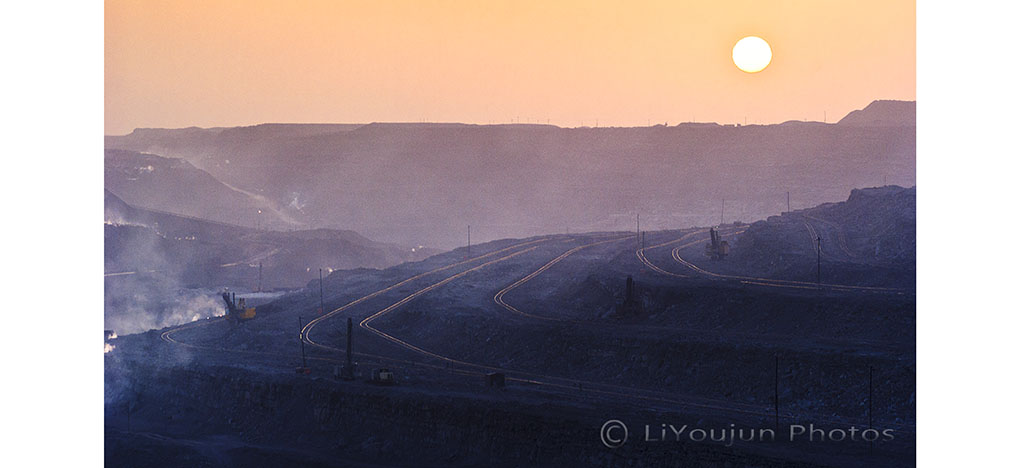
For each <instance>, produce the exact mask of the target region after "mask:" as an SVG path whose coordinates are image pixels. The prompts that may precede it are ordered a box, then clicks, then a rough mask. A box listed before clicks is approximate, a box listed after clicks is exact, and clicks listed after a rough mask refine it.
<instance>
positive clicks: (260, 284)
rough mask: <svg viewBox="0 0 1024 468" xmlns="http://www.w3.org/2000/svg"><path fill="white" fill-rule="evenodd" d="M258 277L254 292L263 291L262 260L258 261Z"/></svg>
mask: <svg viewBox="0 0 1024 468" xmlns="http://www.w3.org/2000/svg"><path fill="white" fill-rule="evenodd" d="M258 278H259V279H258V280H257V283H256V292H263V262H260V273H259V277H258Z"/></svg>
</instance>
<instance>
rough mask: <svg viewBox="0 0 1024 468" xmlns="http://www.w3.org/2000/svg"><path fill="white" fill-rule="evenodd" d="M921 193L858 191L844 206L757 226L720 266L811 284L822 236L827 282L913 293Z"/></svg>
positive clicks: (771, 219)
mask: <svg viewBox="0 0 1024 468" xmlns="http://www.w3.org/2000/svg"><path fill="white" fill-rule="evenodd" d="M916 203H917V190H916V189H915V188H914V187H911V188H903V187H897V186H886V187H875V188H867V189H857V190H854V191H852V192H851V193H850V196H849V198H848V199H847V200H846V201H844V202H839V203H826V204H823V205H820V206H817V207H814V208H809V209H803V210H797V211H793V212H790V213H785V214H783V215H781V216H772V217H769V218H768V219H766V220H763V221H758V222H756V223H754V224H752V225H751V226H750V227H749V228H748V229H747V230H746V232H745V233H744V234H742V235H741V236H740V237H739V239H738V241H737V242H736V243H735V249H734V252H733V255H731V257H730V258H728V259H727V260H725V261H722V262H719V263H718V264H717V265H715V266H716V267H718V268H720V269H731V270H733V271H740V272H748V273H757V274H765V275H768V276H772V277H783V278H792V279H803V280H808V281H813V280H814V279H815V275H816V262H817V240H816V239H817V237H821V253H822V277H823V281H831V282H840V283H850V284H852V283H863V284H882V285H890V286H893V285H899V286H901V287H912V286H913V284H914V279H915V271H916V268H915V262H916V259H917V254H916V248H917V243H916V239H917V225H916V215H915V213H916Z"/></svg>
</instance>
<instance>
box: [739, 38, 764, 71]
mask: <svg viewBox="0 0 1024 468" xmlns="http://www.w3.org/2000/svg"><path fill="white" fill-rule="evenodd" d="M732 61H733V62H734V63H735V64H736V67H737V68H739V69H740V70H743V71H745V72H747V73H757V72H759V71H761V70H764V69H765V67H767V66H768V64H769V63H771V62H772V48H771V46H769V45H768V42H767V41H765V40H764V39H761V38H760V37H757V36H747V37H744V38H743V39H740V40H739V41H738V42H736V45H734V46H733V47H732Z"/></svg>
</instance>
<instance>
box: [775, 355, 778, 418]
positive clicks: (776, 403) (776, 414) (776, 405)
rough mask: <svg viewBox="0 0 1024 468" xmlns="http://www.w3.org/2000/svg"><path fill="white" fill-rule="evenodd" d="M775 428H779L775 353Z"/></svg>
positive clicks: (776, 357)
mask: <svg viewBox="0 0 1024 468" xmlns="http://www.w3.org/2000/svg"><path fill="white" fill-rule="evenodd" d="M775 429H778V354H775Z"/></svg>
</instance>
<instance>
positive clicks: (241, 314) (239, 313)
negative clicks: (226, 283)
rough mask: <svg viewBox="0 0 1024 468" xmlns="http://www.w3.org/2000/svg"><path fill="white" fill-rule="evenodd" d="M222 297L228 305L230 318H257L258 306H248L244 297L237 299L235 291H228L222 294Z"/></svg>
mask: <svg viewBox="0 0 1024 468" xmlns="http://www.w3.org/2000/svg"><path fill="white" fill-rule="evenodd" d="M220 297H221V298H223V299H224V303H225V304H227V305H228V319H230V320H236V321H239V322H242V321H245V320H251V319H253V318H256V308H255V307H246V306H245V298H244V297H240V298H238V299H235V293H228V292H225V293H223V294H221V295H220Z"/></svg>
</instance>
